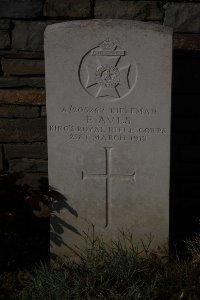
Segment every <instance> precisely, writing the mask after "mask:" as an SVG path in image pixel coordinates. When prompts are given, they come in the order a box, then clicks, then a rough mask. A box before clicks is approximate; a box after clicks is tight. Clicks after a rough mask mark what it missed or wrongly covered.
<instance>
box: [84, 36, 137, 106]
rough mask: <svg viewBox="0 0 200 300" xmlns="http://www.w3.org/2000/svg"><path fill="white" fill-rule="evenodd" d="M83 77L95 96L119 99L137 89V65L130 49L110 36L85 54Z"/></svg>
mask: <svg viewBox="0 0 200 300" xmlns="http://www.w3.org/2000/svg"><path fill="white" fill-rule="evenodd" d="M79 79H80V82H81V84H82V86H83V88H84V89H85V90H86V91H87V92H88V94H90V95H92V96H94V97H95V98H98V99H99V100H106V101H109V100H110V101H113V100H119V99H121V98H124V97H125V96H127V95H128V94H129V93H130V92H131V91H132V90H133V88H134V86H135V84H136V81H137V66H136V63H135V61H134V60H133V59H131V58H130V57H129V55H128V53H127V51H125V50H123V49H120V48H119V46H118V45H117V44H116V43H115V42H113V41H111V40H110V39H109V38H108V39H106V40H104V41H103V42H102V43H100V45H99V46H97V47H96V48H94V49H92V50H90V51H88V52H87V53H86V54H85V55H84V56H83V58H82V60H81V63H80V67H79Z"/></svg>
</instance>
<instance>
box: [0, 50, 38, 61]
mask: <svg viewBox="0 0 200 300" xmlns="http://www.w3.org/2000/svg"><path fill="white" fill-rule="evenodd" d="M0 56H1V57H4V58H19V59H20V58H24V59H44V53H43V52H30V51H16V50H13V49H10V50H0Z"/></svg>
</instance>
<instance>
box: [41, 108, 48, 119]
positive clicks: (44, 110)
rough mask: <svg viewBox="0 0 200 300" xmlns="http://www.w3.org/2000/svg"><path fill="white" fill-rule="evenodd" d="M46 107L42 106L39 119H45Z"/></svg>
mask: <svg viewBox="0 0 200 300" xmlns="http://www.w3.org/2000/svg"><path fill="white" fill-rule="evenodd" d="M46 114H47V113H46V106H42V108H41V117H46Z"/></svg>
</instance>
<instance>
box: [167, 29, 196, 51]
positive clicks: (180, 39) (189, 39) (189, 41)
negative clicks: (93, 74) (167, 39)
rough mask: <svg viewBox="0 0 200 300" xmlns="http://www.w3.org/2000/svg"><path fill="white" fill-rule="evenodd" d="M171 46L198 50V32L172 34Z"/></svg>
mask: <svg viewBox="0 0 200 300" xmlns="http://www.w3.org/2000/svg"><path fill="white" fill-rule="evenodd" d="M173 47H174V49H177V50H195V51H200V34H197V33H195V34H189V33H188V34H183V33H182V34H178V33H176V34H174V40H173Z"/></svg>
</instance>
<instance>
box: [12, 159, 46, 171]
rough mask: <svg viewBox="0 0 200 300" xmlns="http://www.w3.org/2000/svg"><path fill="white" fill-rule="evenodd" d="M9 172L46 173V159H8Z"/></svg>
mask: <svg viewBox="0 0 200 300" xmlns="http://www.w3.org/2000/svg"><path fill="white" fill-rule="evenodd" d="M9 171H10V172H28V173H31V172H36V173H38V172H40V173H41V172H43V173H47V160H43V159H30V158H29V159H28V158H21V159H10V160H9Z"/></svg>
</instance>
